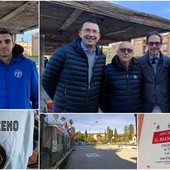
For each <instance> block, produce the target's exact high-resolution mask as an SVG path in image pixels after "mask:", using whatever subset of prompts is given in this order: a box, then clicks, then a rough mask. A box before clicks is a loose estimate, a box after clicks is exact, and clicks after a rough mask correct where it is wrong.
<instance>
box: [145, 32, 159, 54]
mask: <svg viewBox="0 0 170 170" xmlns="http://www.w3.org/2000/svg"><path fill="white" fill-rule="evenodd" d="M147 47H148V50H149V54H150V55H151V56H152V57H157V55H158V54H159V51H160V49H161V47H162V43H161V39H160V37H159V36H158V35H151V36H150V37H149V38H148V42H147Z"/></svg>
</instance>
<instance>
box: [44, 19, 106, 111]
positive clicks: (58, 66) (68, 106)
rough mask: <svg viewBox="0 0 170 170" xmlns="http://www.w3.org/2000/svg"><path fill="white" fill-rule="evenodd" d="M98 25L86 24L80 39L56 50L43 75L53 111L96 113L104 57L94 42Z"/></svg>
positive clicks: (96, 39)
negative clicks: (52, 102) (52, 103)
mask: <svg viewBox="0 0 170 170" xmlns="http://www.w3.org/2000/svg"><path fill="white" fill-rule="evenodd" d="M99 39H100V30H99V26H98V25H97V24H96V23H93V22H89V21H88V22H85V23H84V24H83V25H82V27H81V30H80V31H79V37H78V38H76V39H74V40H73V41H72V42H71V43H70V44H67V45H64V46H63V47H61V48H59V49H57V50H56V51H55V53H54V54H53V55H52V57H51V59H50V60H49V62H48V64H47V66H46V68H45V71H44V73H43V76H42V85H43V87H44V89H45V91H46V92H47V94H48V95H49V97H50V98H51V99H52V100H53V101H54V112H73V113H74V112H98V104H99V92H100V86H101V78H102V73H103V69H104V65H105V56H104V54H103V53H102V52H101V50H100V48H99V47H98V46H96V43H97V42H98V41H99Z"/></svg>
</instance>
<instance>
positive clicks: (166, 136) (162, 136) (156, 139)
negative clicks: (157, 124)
mask: <svg viewBox="0 0 170 170" xmlns="http://www.w3.org/2000/svg"><path fill="white" fill-rule="evenodd" d="M167 142H170V130H165V131H159V132H154V134H153V140H152V144H159V143H167Z"/></svg>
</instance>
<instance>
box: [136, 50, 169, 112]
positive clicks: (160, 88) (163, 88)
mask: <svg viewBox="0 0 170 170" xmlns="http://www.w3.org/2000/svg"><path fill="white" fill-rule="evenodd" d="M138 63H139V64H140V66H141V68H142V70H143V75H144V93H143V98H144V103H143V104H144V105H143V107H144V112H146V113H150V112H152V110H153V107H154V105H155V104H156V105H159V106H160V108H161V111H162V112H170V97H169V96H170V72H169V68H170V57H167V56H165V55H163V54H162V53H160V60H159V62H158V65H157V72H156V75H155V73H154V71H153V68H152V66H151V64H150V62H149V57H148V53H147V54H146V55H144V56H142V57H140V58H139V59H138Z"/></svg>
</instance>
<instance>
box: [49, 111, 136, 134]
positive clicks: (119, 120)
mask: <svg viewBox="0 0 170 170" xmlns="http://www.w3.org/2000/svg"><path fill="white" fill-rule="evenodd" d="M60 116H64V117H66V119H67V120H68V121H69V119H72V120H73V122H74V124H73V126H74V127H75V129H76V131H81V132H82V133H84V132H85V130H86V129H87V132H88V133H92V132H93V133H94V132H103V133H104V130H106V129H107V127H108V126H109V127H110V128H111V129H113V130H114V129H115V128H116V129H117V130H118V133H124V126H125V125H128V126H129V125H130V124H133V125H134V126H135V117H134V114H106V113H105V114H82V113H81V114H59V117H60ZM48 122H50V123H51V122H54V123H55V122H58V123H62V121H61V120H59V119H57V121H55V119H54V117H53V115H52V114H50V115H48Z"/></svg>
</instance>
